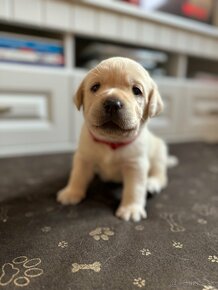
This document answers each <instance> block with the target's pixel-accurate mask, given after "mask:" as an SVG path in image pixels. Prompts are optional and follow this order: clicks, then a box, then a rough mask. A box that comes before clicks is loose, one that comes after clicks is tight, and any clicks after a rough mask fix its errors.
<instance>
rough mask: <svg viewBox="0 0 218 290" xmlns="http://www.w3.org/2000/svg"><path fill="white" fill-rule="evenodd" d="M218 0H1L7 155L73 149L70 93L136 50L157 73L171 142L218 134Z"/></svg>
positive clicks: (164, 132) (1, 95) (75, 129)
mask: <svg viewBox="0 0 218 290" xmlns="http://www.w3.org/2000/svg"><path fill="white" fill-rule="evenodd" d="M217 3H218V1H215V0H214V1H213V0H179V1H171V0H132V1H127V0H126V1H124V0H123V1H122V0H105V1H101V0H94V1H91V0H80V1H79V0H77V1H68V0H46V1H41V0H19V1H12V0H0V156H12V155H17V154H38V153H41V152H43V153H45V152H60V151H64V152H66V151H72V150H75V149H76V146H77V143H78V138H79V132H80V127H81V124H82V114H81V113H78V112H77V111H76V109H75V108H74V106H73V104H72V95H73V94H74V92H75V91H76V89H77V87H78V85H79V83H80V81H81V80H82V79H83V77H84V76H85V75H86V73H87V71H88V70H89V69H91V68H92V67H94V66H95V65H96V64H98V63H99V62H100V61H101V60H103V59H105V58H108V57H112V56H125V57H130V58H132V59H134V60H136V61H138V62H139V63H141V64H142V66H143V67H144V68H146V69H147V70H148V71H149V72H150V74H151V75H152V77H153V78H154V79H155V80H156V82H157V84H158V86H159V90H160V92H161V94H162V96H163V99H164V102H165V111H164V113H163V114H162V115H161V116H159V117H158V118H155V119H154V120H152V121H151V124H150V126H151V129H152V130H153V131H154V132H156V133H157V134H159V135H160V136H162V137H163V138H164V139H165V140H167V141H168V142H183V141H186V142H187V141H218V82H217V81H218V28H217V25H218V12H217V11H218V4H217Z"/></svg>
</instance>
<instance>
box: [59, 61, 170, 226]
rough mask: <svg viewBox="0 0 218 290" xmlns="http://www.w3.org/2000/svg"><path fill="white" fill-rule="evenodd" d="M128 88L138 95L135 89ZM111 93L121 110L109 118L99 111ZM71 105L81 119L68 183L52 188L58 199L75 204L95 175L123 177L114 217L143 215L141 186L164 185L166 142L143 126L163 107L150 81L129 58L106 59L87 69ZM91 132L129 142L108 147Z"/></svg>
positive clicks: (148, 188)
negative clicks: (57, 190)
mask: <svg viewBox="0 0 218 290" xmlns="http://www.w3.org/2000/svg"><path fill="white" fill-rule="evenodd" d="M93 86H94V87H93ZM133 87H134V88H135V87H137V88H138V89H139V92H141V94H138V93H136V94H135V93H134V91H133ZM137 92H138V90H137ZM111 98H116V100H119V101H120V102H121V103H122V110H120V111H119V114H118V115H117V114H115V116H113V118H112V121H111V119H110V118H111V115H108V114H106V113H105V110H104V104H105V101H107V100H110V99H111ZM75 104H76V106H77V108H78V109H80V108H81V107H83V112H84V118H85V122H84V124H83V128H82V132H81V136H80V142H79V147H78V150H77V151H76V153H75V155H74V162H73V169H72V172H71V176H70V179H69V182H68V185H67V186H66V187H65V188H64V189H63V190H61V191H60V192H59V193H58V201H59V202H61V203H62V204H77V203H79V202H80V201H81V200H82V199H83V198H85V195H86V190H87V187H88V185H89V183H90V181H91V180H92V179H93V177H94V175H95V174H98V175H99V176H100V177H101V178H102V179H103V180H105V181H115V182H123V193H122V199H121V203H120V206H119V208H118V210H117V212H116V215H117V216H118V217H119V218H122V219H124V220H126V221H127V220H130V219H132V220H133V221H139V220H140V219H141V218H146V216H147V214H146V210H145V205H146V193H147V191H149V192H151V193H154V192H158V193H159V192H160V191H161V190H162V189H163V188H164V187H165V186H166V185H167V164H168V154H167V147H166V145H165V143H164V142H163V141H162V140H161V139H159V138H157V137H156V136H154V135H153V134H152V133H151V132H150V131H149V130H148V128H147V121H148V119H149V118H151V117H154V116H156V115H157V114H159V113H160V112H161V111H162V109H163V102H162V99H161V97H160V94H159V92H158V89H157V86H156V84H155V83H154V81H153V80H152V79H151V77H150V76H149V74H148V73H147V71H146V70H145V69H144V68H143V67H142V66H141V65H139V64H138V63H136V62H135V61H133V60H130V59H127V58H121V57H115V58H110V59H107V60H105V61H103V62H101V63H100V64H99V65H98V66H97V67H96V68H94V69H92V70H91V71H90V72H89V73H88V74H87V76H86V77H85V79H84V80H83V82H82V83H81V85H80V87H79V89H78V91H77V93H76V96H75ZM93 136H94V138H97V139H98V140H102V141H107V142H127V143H129V144H128V145H125V146H122V147H120V148H118V149H116V150H112V149H111V148H110V146H108V145H107V144H103V143H101V142H96V141H95V140H94V139H93ZM102 194H103V193H102Z"/></svg>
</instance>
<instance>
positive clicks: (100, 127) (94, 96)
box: [74, 57, 163, 141]
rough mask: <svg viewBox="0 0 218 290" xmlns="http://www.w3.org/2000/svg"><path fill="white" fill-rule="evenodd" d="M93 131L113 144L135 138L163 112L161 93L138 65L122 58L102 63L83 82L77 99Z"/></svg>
mask: <svg viewBox="0 0 218 290" xmlns="http://www.w3.org/2000/svg"><path fill="white" fill-rule="evenodd" d="M74 101H75V104H76V106H77V108H78V109H80V107H81V106H83V111H84V117H85V121H86V124H87V126H88V128H89V130H90V131H91V132H92V133H93V134H94V135H95V136H96V137H100V138H103V139H105V140H111V141H126V140H129V139H131V138H134V137H135V136H136V135H137V134H138V133H139V131H140V128H141V126H143V124H144V123H145V122H146V120H147V119H148V118H149V117H154V116H155V115H157V114H159V113H160V112H161V111H162V109H163V102H162V99H161V97H160V95H159V92H158V89H157V86H156V84H155V83H154V81H153V80H152V79H151V77H150V76H149V74H148V72H147V71H146V70H145V69H144V68H143V67H142V66H141V65H140V64H138V63H137V62H135V61H133V60H131V59H128V58H122V57H113V58H109V59H107V60H104V61H102V62H101V63H100V64H99V65H98V66H96V67H95V68H94V69H92V70H91V71H90V72H89V73H88V74H87V76H86V77H85V79H84V80H83V81H82V83H81V85H80V87H79V89H78V91H77V93H76V95H75V99H74Z"/></svg>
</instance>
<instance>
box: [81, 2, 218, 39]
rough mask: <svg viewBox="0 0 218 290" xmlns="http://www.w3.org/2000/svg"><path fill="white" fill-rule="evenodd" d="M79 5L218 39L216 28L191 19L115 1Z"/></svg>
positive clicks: (217, 29)
mask: <svg viewBox="0 0 218 290" xmlns="http://www.w3.org/2000/svg"><path fill="white" fill-rule="evenodd" d="M80 2H81V3H85V4H89V5H90V6H95V7H98V8H99V7H101V8H103V9H108V10H112V11H114V12H119V13H121V14H127V15H130V16H133V17H137V18H141V19H144V20H149V21H153V22H157V23H158V24H164V25H170V26H173V27H175V28H179V29H184V30H189V31H191V32H197V33H201V34H205V35H210V36H213V37H218V28H216V27H213V26H211V25H208V24H204V23H200V22H196V21H194V20H191V19H187V18H183V17H179V16H174V15H171V14H167V13H163V12H158V11H155V12H148V11H144V10H141V9H140V8H139V7H136V6H134V5H131V4H128V3H125V2H120V1H116V0H111V1H102V0H81V1H80Z"/></svg>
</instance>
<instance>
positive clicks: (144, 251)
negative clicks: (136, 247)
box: [140, 249, 151, 256]
mask: <svg viewBox="0 0 218 290" xmlns="http://www.w3.org/2000/svg"><path fill="white" fill-rule="evenodd" d="M140 252H141V253H142V255H143V256H149V255H151V252H150V250H149V249H142V250H140Z"/></svg>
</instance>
